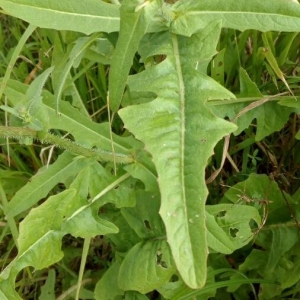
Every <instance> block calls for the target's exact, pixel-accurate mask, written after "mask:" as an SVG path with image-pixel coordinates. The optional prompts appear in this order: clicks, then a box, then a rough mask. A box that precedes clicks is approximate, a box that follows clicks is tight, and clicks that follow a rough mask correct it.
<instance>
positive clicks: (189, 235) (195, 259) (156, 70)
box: [119, 22, 235, 288]
mask: <svg viewBox="0 0 300 300" xmlns="http://www.w3.org/2000/svg"><path fill="white" fill-rule="evenodd" d="M206 30H207V31H209V32H210V35H206V34H205V32H206ZM219 33H220V23H218V22H214V23H212V24H210V25H208V26H207V28H206V29H205V30H204V31H203V32H199V33H197V34H195V35H193V36H192V37H191V38H185V37H181V36H175V35H173V34H170V33H168V32H165V33H159V34H155V38H153V36H151V35H149V36H148V39H149V40H152V41H153V44H152V47H153V48H154V49H156V53H160V54H165V55H167V57H166V59H165V60H164V61H163V62H161V63H160V64H158V65H155V66H153V67H150V68H148V69H147V70H146V71H144V72H141V73H139V74H138V75H134V76H132V77H130V78H129V81H128V83H129V87H130V89H131V90H134V91H151V92H154V93H156V94H157V98H156V99H155V100H154V101H152V102H149V103H146V104H141V105H138V106H129V107H126V108H124V109H122V110H120V112H119V114H120V116H121V118H122V119H123V121H124V123H125V126H126V127H127V128H128V129H129V130H130V131H131V132H132V133H133V134H134V135H135V136H136V137H137V138H138V139H140V140H141V141H143V142H144V143H145V145H146V149H147V150H148V151H149V152H150V153H151V155H152V156H153V161H154V163H155V166H156V169H157V173H158V183H159V187H160V192H161V208H160V215H161V217H162V219H163V221H164V223H165V226H166V231H167V236H168V243H169V244H170V247H171V251H172V254H173V256H174V260H175V262H176V265H177V268H178V270H179V272H180V275H181V276H182V277H183V279H184V281H185V282H186V283H187V285H189V286H190V287H192V288H199V287H201V286H203V285H204V283H205V280H206V257H207V253H208V250H207V240H206V239H207V238H206V231H205V200H206V197H207V189H206V185H205V176H204V175H205V166H206V165H205V163H204V162H206V161H207V160H208V158H209V157H210V156H211V155H212V153H213V147H214V146H215V145H216V143H217V142H218V141H219V140H220V139H221V138H222V137H223V136H224V135H226V134H228V133H229V132H231V131H233V130H234V128H235V127H234V125H233V124H230V123H228V122H225V121H224V120H221V119H218V118H216V117H215V116H214V115H213V114H212V113H211V111H210V110H209V109H208V108H207V107H206V105H205V102H206V101H207V99H209V98H210V99H215V98H217V99H222V98H229V97H234V96H233V95H232V94H231V93H230V92H228V91H227V90H226V89H224V88H222V87H221V86H220V85H219V84H217V83H216V82H215V81H213V80H212V79H210V78H209V77H207V76H206V75H204V74H201V73H199V72H197V71H196V70H195V66H196V64H197V61H201V60H202V59H207V58H208V57H211V56H212V55H214V53H215V51H213V52H208V51H207V49H209V47H206V46H205V45H207V44H209V43H214V42H215V40H216V39H218V36H219ZM152 38H153V39H152ZM143 42H147V40H146V39H144V40H143ZM202 50H203V51H202ZM209 51H210V49H209ZM150 52H151V50H150ZM151 55H152V53H145V54H144V57H143V59H144V58H145V57H147V56H151ZM200 158H201V159H200Z"/></svg>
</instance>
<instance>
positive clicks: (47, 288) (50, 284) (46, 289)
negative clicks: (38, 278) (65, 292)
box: [39, 269, 56, 300]
mask: <svg viewBox="0 0 300 300" xmlns="http://www.w3.org/2000/svg"><path fill="white" fill-rule="evenodd" d="M55 282H56V276H55V270H53V269H50V270H49V272H48V276H47V280H46V282H45V284H44V285H43V286H42V287H41V294H40V296H39V300H55Z"/></svg>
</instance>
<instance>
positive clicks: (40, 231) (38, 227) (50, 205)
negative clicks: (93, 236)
mask: <svg viewBox="0 0 300 300" xmlns="http://www.w3.org/2000/svg"><path fill="white" fill-rule="evenodd" d="M75 197H76V190H73V189H72V190H65V191H64V192H62V193H60V194H57V195H55V196H51V197H50V198H48V199H47V201H46V202H44V203H43V204H41V205H40V206H39V207H37V208H33V209H32V210H31V211H30V213H29V214H28V215H27V216H26V218H25V219H24V220H23V221H22V222H21V223H20V235H19V238H18V249H19V253H18V257H17V259H16V260H17V261H16V264H18V265H19V268H20V267H22V268H24V267H25V266H33V267H34V268H35V269H37V270H41V269H43V268H46V267H48V266H49V265H51V264H54V263H56V262H57V261H59V260H60V259H61V258H62V257H63V252H62V251H61V238H62V236H63V232H61V230H60V229H61V225H62V223H63V221H64V219H65V218H66V217H68V216H69V215H70V214H71V213H72V211H73V210H74V207H76V206H77V207H78V204H77V203H78V201H76V200H75ZM76 204H77V205H76ZM33 232H34V234H33Z"/></svg>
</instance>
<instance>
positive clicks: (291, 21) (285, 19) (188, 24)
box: [170, 0, 300, 36]
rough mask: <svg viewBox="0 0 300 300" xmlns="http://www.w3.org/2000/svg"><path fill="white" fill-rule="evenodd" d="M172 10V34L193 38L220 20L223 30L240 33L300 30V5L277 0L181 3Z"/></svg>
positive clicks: (192, 0)
mask: <svg viewBox="0 0 300 300" xmlns="http://www.w3.org/2000/svg"><path fill="white" fill-rule="evenodd" d="M170 11H171V12H173V13H174V19H173V22H172V23H171V29H172V31H173V32H175V33H177V34H182V35H188V36H190V35H191V34H193V33H194V32H196V31H198V30H200V29H203V28H205V27H206V25H207V24H208V23H209V22H211V21H213V20H221V21H222V27H226V28H233V29H237V30H240V31H243V30H246V29H256V30H259V31H264V32H265V31H272V30H274V31H299V30H300V17H299V16H300V5H299V4H297V3H293V2H291V1H278V0H277V1H275V0H264V1H261V0H251V1H250V2H249V1H248V0H239V1H236V0H226V1H219V0H201V1H194V0H188V1H178V2H177V3H175V4H174V6H173V7H172V8H170Z"/></svg>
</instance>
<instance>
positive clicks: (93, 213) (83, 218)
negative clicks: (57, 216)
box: [62, 203, 119, 238]
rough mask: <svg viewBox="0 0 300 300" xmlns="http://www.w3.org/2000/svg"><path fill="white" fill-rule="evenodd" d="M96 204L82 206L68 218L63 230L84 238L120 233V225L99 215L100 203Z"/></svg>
mask: <svg viewBox="0 0 300 300" xmlns="http://www.w3.org/2000/svg"><path fill="white" fill-rule="evenodd" d="M95 204H96V205H95ZM95 204H87V205H84V206H82V207H80V208H79V209H78V210H77V211H75V212H74V213H73V214H72V216H70V217H69V218H68V219H67V221H66V222H65V224H64V225H63V227H62V230H63V231H65V232H69V233H70V234H72V235H73V236H75V237H82V238H93V237H95V236H97V235H105V234H109V233H118V231H119V230H118V227H116V226H115V225H114V224H113V223H111V222H109V221H107V220H104V219H101V218H99V217H98V214H97V213H98V209H99V206H100V205H99V204H98V203H95Z"/></svg>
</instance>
